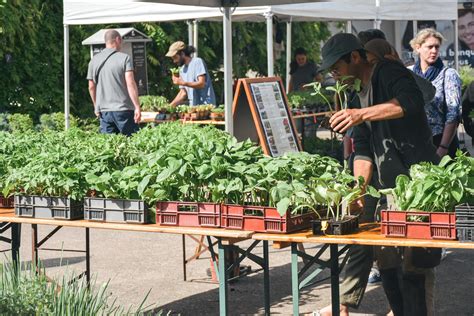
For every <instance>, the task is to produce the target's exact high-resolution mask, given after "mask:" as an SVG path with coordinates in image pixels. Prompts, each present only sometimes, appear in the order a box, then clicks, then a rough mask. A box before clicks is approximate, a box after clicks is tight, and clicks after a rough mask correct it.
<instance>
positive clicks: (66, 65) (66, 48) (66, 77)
mask: <svg viewBox="0 0 474 316" xmlns="http://www.w3.org/2000/svg"><path fill="white" fill-rule="evenodd" d="M69 89H70V86H69V25H67V24H64V127H65V129H66V130H67V129H69V108H70V103H69V101H70V100H69Z"/></svg>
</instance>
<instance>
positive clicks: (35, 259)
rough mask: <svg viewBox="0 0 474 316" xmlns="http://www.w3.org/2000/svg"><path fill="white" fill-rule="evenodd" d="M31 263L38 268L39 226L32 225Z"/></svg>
mask: <svg viewBox="0 0 474 316" xmlns="http://www.w3.org/2000/svg"><path fill="white" fill-rule="evenodd" d="M31 263H32V264H34V265H35V267H38V225H37V224H31Z"/></svg>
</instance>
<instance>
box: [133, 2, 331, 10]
mask: <svg viewBox="0 0 474 316" xmlns="http://www.w3.org/2000/svg"><path fill="white" fill-rule="evenodd" d="M134 1H136V2H155V3H170V4H177V5H191V6H202V7H215V8H220V7H222V3H223V2H224V3H229V4H231V3H233V2H237V3H238V6H239V7H257V6H262V5H279V4H289V3H303V2H318V1H322V0H258V1H255V0H134ZM230 6H232V5H230Z"/></svg>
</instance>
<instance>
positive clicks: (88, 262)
mask: <svg viewBox="0 0 474 316" xmlns="http://www.w3.org/2000/svg"><path fill="white" fill-rule="evenodd" d="M89 233H90V232H89V227H86V281H87V286H89V284H90V282H91V247H90V234H89Z"/></svg>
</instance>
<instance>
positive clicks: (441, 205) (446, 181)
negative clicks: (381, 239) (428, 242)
mask: <svg viewBox="0 0 474 316" xmlns="http://www.w3.org/2000/svg"><path fill="white" fill-rule="evenodd" d="M473 183H474V158H471V157H466V156H465V155H463V154H461V152H458V154H457V156H456V158H455V159H452V158H450V157H449V156H445V157H444V158H443V159H442V160H441V162H440V163H439V164H438V165H434V164H431V163H420V164H415V165H412V166H411V167H410V172H409V175H399V176H398V177H397V179H396V181H395V187H394V188H390V189H384V190H380V192H381V193H383V194H386V195H387V200H388V201H391V203H388V204H389V205H388V209H387V210H382V233H383V234H384V235H386V236H389V237H407V238H422V239H456V232H455V228H456V227H455V222H456V215H461V214H455V212H454V210H455V208H456V206H457V205H459V204H462V203H469V202H472V201H474V190H473ZM458 208H459V207H458ZM458 219H460V218H459V216H458ZM457 224H460V225H461V227H462V225H463V222H462V221H461V222H459V221H458V222H456V226H457Z"/></svg>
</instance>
